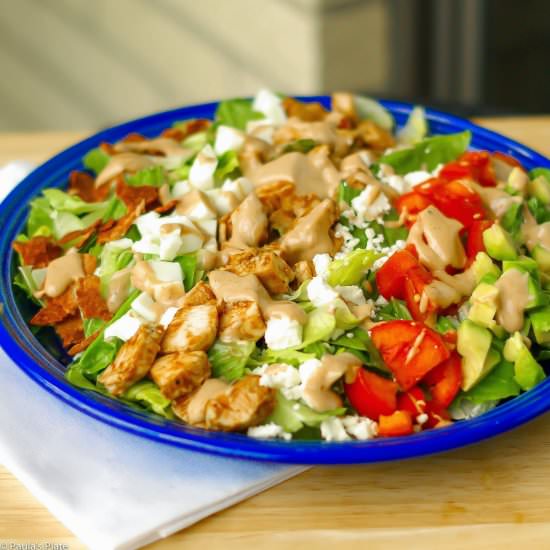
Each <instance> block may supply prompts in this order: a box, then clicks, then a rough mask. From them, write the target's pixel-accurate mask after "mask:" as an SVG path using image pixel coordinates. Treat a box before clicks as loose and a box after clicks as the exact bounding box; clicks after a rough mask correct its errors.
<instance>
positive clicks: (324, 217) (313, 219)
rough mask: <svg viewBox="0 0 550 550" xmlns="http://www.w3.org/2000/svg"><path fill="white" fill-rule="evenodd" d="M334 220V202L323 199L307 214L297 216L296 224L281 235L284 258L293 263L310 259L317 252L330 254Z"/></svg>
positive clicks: (331, 251) (332, 250)
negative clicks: (331, 230) (331, 231)
mask: <svg viewBox="0 0 550 550" xmlns="http://www.w3.org/2000/svg"><path fill="white" fill-rule="evenodd" d="M334 221H335V207H334V203H333V202H332V201H331V200H330V199H325V200H324V201H322V202H321V203H319V204H318V205H317V206H316V207H315V208H314V209H313V210H311V212H309V213H308V214H307V215H305V216H303V217H302V218H299V219H298V222H297V223H296V225H295V226H294V227H293V228H292V229H291V230H290V231H288V233H286V234H285V235H284V236H283V238H282V239H281V250H282V252H283V256H284V258H285V259H286V260H287V261H288V262H289V263H291V264H295V263H297V262H300V261H303V260H312V259H313V257H314V256H315V255H317V254H325V253H327V254H332V253H333V252H334V243H333V241H332V238H331V236H330V228H331V227H332V224H333V223H334Z"/></svg>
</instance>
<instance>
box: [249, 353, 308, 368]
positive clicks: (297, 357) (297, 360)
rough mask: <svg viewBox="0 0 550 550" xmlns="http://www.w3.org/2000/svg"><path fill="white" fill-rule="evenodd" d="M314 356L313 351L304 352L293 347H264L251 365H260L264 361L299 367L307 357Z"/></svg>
mask: <svg viewBox="0 0 550 550" xmlns="http://www.w3.org/2000/svg"><path fill="white" fill-rule="evenodd" d="M315 357H316V355H315V354H314V353H306V352H304V351H298V350H295V349H279V350H274V349H265V350H263V351H262V352H261V353H259V354H258V356H257V357H255V359H254V365H253V366H260V365H263V364H264V363H267V364H268V365H271V364H272V363H288V364H289V365H293V366H294V367H299V366H300V365H301V364H302V363H304V362H305V361H307V360H308V359H315Z"/></svg>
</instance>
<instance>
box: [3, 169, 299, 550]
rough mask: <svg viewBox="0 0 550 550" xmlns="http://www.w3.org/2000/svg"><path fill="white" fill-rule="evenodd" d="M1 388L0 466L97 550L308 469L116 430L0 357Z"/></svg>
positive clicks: (126, 543) (134, 544) (140, 538)
mask: <svg viewBox="0 0 550 550" xmlns="http://www.w3.org/2000/svg"><path fill="white" fill-rule="evenodd" d="M8 166H9V165H8ZM19 168H21V164H19ZM19 168H18V169H14V168H13V167H11V168H9V169H6V168H4V169H0V189H2V191H3V190H4V188H5V187H6V186H7V185H8V184H10V183H11V184H12V185H14V184H15V183H14V182H13V180H12V181H7V179H8V178H6V174H10V173H12V174H13V173H16V172H18V176H19V178H21V177H23V176H24V172H25V169H23V170H20V169H19ZM28 168H29V167H27V171H28ZM19 178H18V179H19ZM17 181H18V180H17ZM6 194H7V193H4V194H3V195H2V198H3V197H4V196H5V195H6ZM0 388H2V399H0V463H2V464H3V465H4V466H5V467H6V468H8V469H9V470H10V471H11V472H12V473H13V474H14V475H15V476H16V477H17V478H18V479H19V480H20V481H21V482H22V483H23V484H24V485H25V486H26V487H27V488H28V489H29V490H30V491H31V492H32V493H33V494H34V496H35V497H37V498H38V499H39V500H40V501H41V502H42V503H43V504H44V505H45V506H46V507H47V508H48V509H49V510H50V511H51V512H52V513H53V514H54V515H55V516H56V517H57V518H58V519H59V520H60V521H61V522H62V523H63V524H64V525H65V526H66V527H68V528H69V529H70V530H71V531H72V532H73V533H74V534H75V535H76V536H77V537H78V538H79V539H80V540H81V541H82V542H83V543H84V544H86V545H87V546H89V547H90V548H92V549H94V550H95V549H98V550H100V549H101V550H110V549H132V548H139V547H141V546H143V545H145V544H148V543H150V542H153V541H155V540H157V539H159V538H162V537H166V536H168V535H170V534H172V533H174V532H176V531H178V530H180V529H182V528H184V527H187V526H189V525H191V524H193V523H195V522H197V521H199V520H200V519H202V518H204V517H206V516H209V515H211V514H213V513H214V512H217V511H219V510H222V509H224V508H227V507H228V506H231V505H232V504H235V503H236V502H239V501H240V500H243V499H245V498H248V497H250V496H252V495H254V494H256V493H258V492H260V491H263V490H264V489H267V488H269V487H271V486H273V485H275V484H277V483H279V482H281V481H283V480H285V479H288V478H289V477H292V476H294V475H296V474H298V473H300V472H301V471H303V470H304V468H303V467H297V466H287V465H277V464H268V463H259V462H251V461H247V460H235V459H229V458H223V457H217V456H213V455H207V454H202V453H196V452H192V451H187V450H183V449H177V448H174V447H170V446H168V445H163V444H159V443H154V442H151V441H148V440H145V439H142V438H139V437H137V436H134V435H131V434H127V433H125V432H123V431H121V430H117V429H115V428H111V427H110V426H107V425H106V424H103V423H101V422H98V421H96V420H94V419H92V418H89V417H87V416H86V415H84V414H82V413H80V412H78V411H76V410H74V409H72V408H71V407H69V406H68V405H66V404H65V403H63V402H62V401H59V400H58V399H56V398H55V397H53V396H52V395H50V394H49V393H47V392H46V391H45V390H43V389H42V388H40V387H39V386H38V385H37V384H35V383H34V382H33V381H31V380H30V379H28V378H27V377H26V376H25V375H24V374H23V373H22V372H21V371H20V370H19V369H18V367H17V366H16V365H15V364H14V363H13V362H12V361H11V360H10V359H9V358H8V357H7V356H6V355H5V353H4V352H3V351H1V350H0ZM5 534H6V535H7V536H9V533H5Z"/></svg>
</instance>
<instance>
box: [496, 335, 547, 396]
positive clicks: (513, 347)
mask: <svg viewBox="0 0 550 550" xmlns="http://www.w3.org/2000/svg"><path fill="white" fill-rule="evenodd" d="M503 353H504V358H505V359H506V360H507V361H510V362H511V363H514V373H515V374H514V380H515V381H516V382H517V383H518V384H519V385H520V387H521V389H523V390H525V391H527V390H530V389H531V388H533V387H534V386H536V385H537V384H538V383H539V382H541V381H542V380H544V379H545V378H546V374H545V373H544V369H543V368H542V367H541V366H540V365H539V363H537V361H536V360H535V358H534V357H533V355H532V354H531V352H530V351H529V348H528V347H527V346H526V345H525V342H524V340H523V337H522V336H521V334H520V333H519V332H514V334H513V335H512V336H510V338H508V340H506V344H504V352H503Z"/></svg>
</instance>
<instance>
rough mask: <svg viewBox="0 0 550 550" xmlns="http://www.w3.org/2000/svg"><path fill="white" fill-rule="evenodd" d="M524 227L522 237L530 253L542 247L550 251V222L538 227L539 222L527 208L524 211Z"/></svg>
mask: <svg viewBox="0 0 550 550" xmlns="http://www.w3.org/2000/svg"><path fill="white" fill-rule="evenodd" d="M523 220H524V221H523V225H522V226H521V235H522V237H523V241H524V242H525V245H526V246H527V248H528V249H529V251H530V252H532V251H533V249H534V248H535V246H537V245H540V246H542V247H543V248H545V249H546V250H548V251H550V222H545V223H542V224H540V225H537V222H536V220H535V218H534V217H533V215H532V214H531V211H530V210H529V208H528V207H527V206H525V207H524V209H523Z"/></svg>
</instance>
